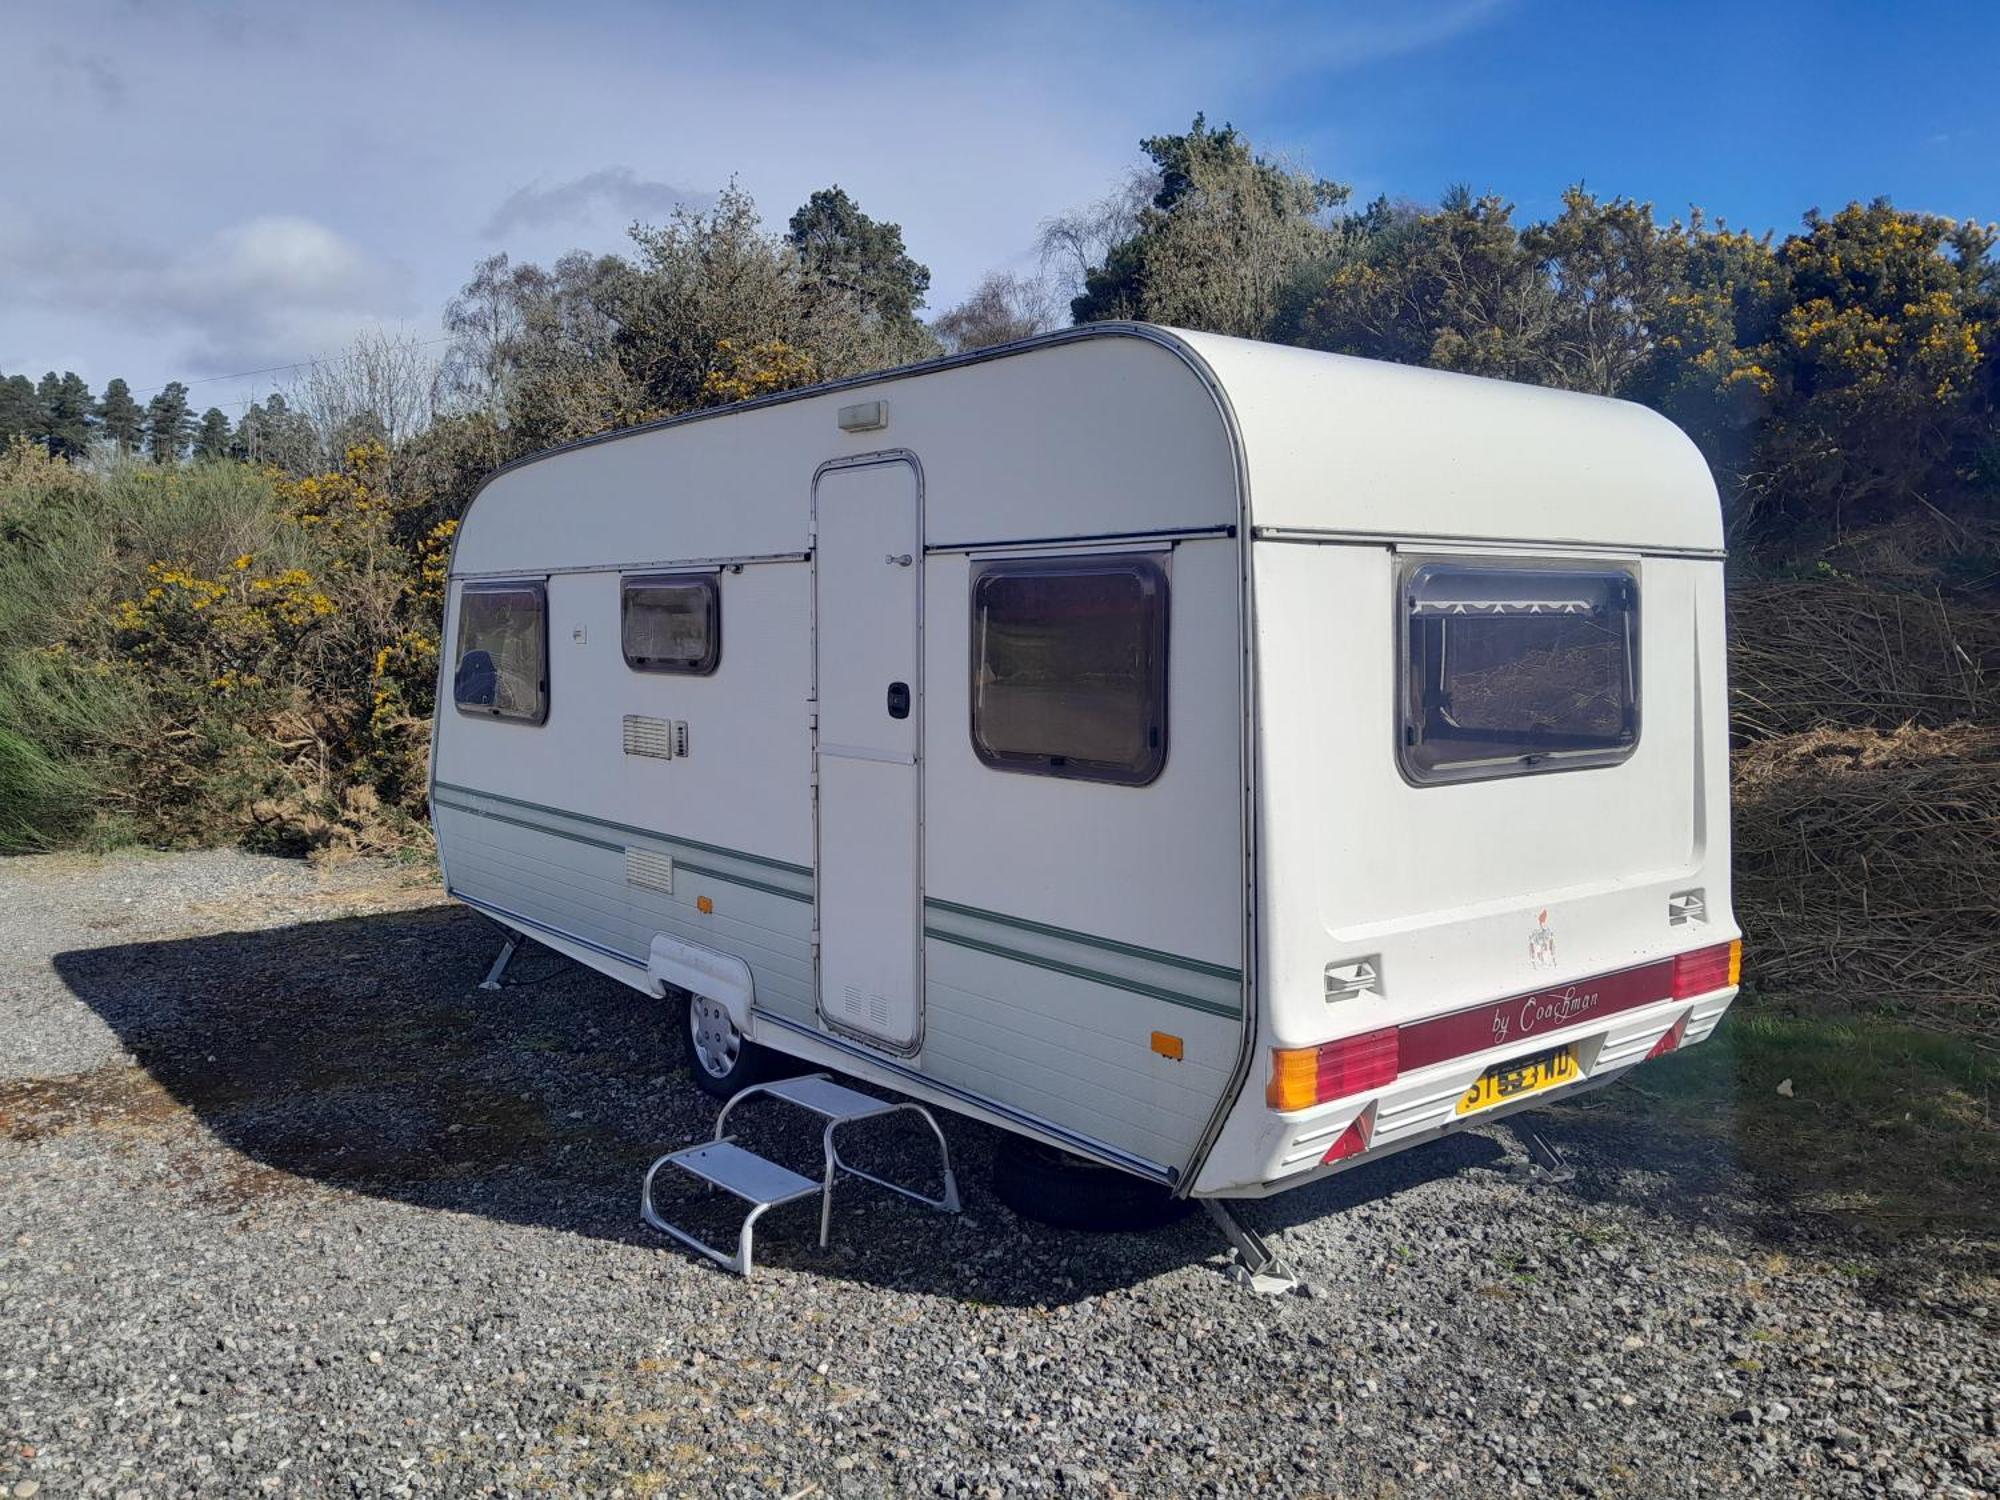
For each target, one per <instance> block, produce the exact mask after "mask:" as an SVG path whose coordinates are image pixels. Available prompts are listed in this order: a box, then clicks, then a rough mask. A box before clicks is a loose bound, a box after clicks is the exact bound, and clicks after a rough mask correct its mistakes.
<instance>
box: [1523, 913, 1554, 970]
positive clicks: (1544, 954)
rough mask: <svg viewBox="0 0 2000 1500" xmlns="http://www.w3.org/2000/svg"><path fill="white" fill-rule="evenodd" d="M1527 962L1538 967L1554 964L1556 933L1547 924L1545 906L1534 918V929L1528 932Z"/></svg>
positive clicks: (1551, 966)
mask: <svg viewBox="0 0 2000 1500" xmlns="http://www.w3.org/2000/svg"><path fill="white" fill-rule="evenodd" d="M1528 962H1529V963H1531V964H1533V965H1534V966H1535V967H1536V968H1538V969H1553V968H1554V967H1555V966H1556V935H1555V932H1554V930H1553V929H1551V928H1550V926H1549V914H1548V911H1547V909H1546V908H1544V910H1543V911H1542V913H1541V915H1540V916H1538V917H1536V918H1535V930H1534V931H1533V932H1531V933H1529V934H1528Z"/></svg>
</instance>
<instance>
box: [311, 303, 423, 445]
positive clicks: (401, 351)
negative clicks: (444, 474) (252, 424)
mask: <svg viewBox="0 0 2000 1500" xmlns="http://www.w3.org/2000/svg"><path fill="white" fill-rule="evenodd" d="M438 382H439V371H438V365H437V361H435V360H434V359H432V358H431V356H430V355H429V354H427V353H426V352H425V350H424V346H423V345H422V344H421V343H420V342H418V341H417V340H415V339H409V338H399V337H396V336H393V335H390V334H384V333H379V332H364V333H362V334H359V335H357V336H356V338H355V340H354V342H353V343H352V344H350V345H348V347H347V350H346V352H344V353H342V354H339V355H336V356H334V357H333V358H331V359H316V360H314V361H313V362H312V363H311V364H310V365H308V366H307V367H306V372H305V375H304V377H303V378H302V379H301V380H300V381H299V383H298V385H297V386H296V387H295V388H294V390H293V392H292V405H293V408H294V409H295V410H297V411H298V412H300V413H302V414H303V415H304V417H305V419H306V420H307V422H309V423H310V424H311V426H312V430H313V433H314V435H315V436H316V437H317V439H318V442H319V460H318V461H319V464H320V465H321V466H322V467H324V468H326V469H329V470H331V469H338V468H339V467H340V466H341V465H342V463H343V462H345V459H346V454H347V450H348V449H349V448H353V447H356V446H359V445H362V444H366V443H379V444H381V445H382V446H383V448H385V449H386V450H388V452H389V453H390V454H392V455H393V454H394V453H395V451H396V449H397V447H398V446H399V445H400V444H401V443H403V442H404V441H406V440H407V439H408V438H410V437H411V436H412V435H414V434H415V433H417V432H419V431H421V430H422V429H423V428H424V426H426V425H427V424H428V423H429V421H430V420H431V418H432V417H433V416H434V415H436V406H437V392H438Z"/></svg>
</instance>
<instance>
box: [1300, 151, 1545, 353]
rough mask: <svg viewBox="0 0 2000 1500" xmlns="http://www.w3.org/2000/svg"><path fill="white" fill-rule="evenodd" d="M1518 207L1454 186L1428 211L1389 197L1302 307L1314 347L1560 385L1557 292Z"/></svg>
mask: <svg viewBox="0 0 2000 1500" xmlns="http://www.w3.org/2000/svg"><path fill="white" fill-rule="evenodd" d="M1512 215H1513V207H1512V205H1511V204H1509V203H1507V202H1506V201H1505V200H1504V199H1501V198H1497V197H1494V196H1492V195H1490V194H1488V195H1486V196H1483V197H1474V196H1473V194H1472V193H1471V191H1470V190H1469V189H1466V188H1462V187H1460V188H1453V189H1452V190H1451V191H1450V192H1448V193H1446V195H1445V198H1444V201H1443V203H1442V204H1440V205H1439V207H1438V208H1437V210H1436V211H1435V212H1432V213H1426V212H1424V211H1422V210H1419V209H1413V208H1410V207H1408V206H1404V205H1394V204H1390V203H1388V202H1387V201H1378V202H1376V203H1374V204H1371V205H1370V207H1369V209H1368V211H1367V213H1366V214H1364V215H1362V216H1361V221H1360V222H1359V223H1358V224H1357V225H1356V226H1354V230H1353V238H1352V241H1351V244H1350V251H1349V255H1348V257H1347V259H1346V260H1345V262H1344V263H1342V264H1340V265H1339V266H1337V267H1336V268H1335V269H1334V270H1333V272H1332V273H1331V274H1330V275H1329V276H1327V277H1326V279H1325V281H1324V283H1323V285H1321V287H1320V288H1319V290H1318V292H1317V293H1316V295H1314V296H1313V297H1312V298H1311V299H1310V300H1309V301H1308V302H1307V304H1306V306H1305V309H1304V311H1303V312H1302V314H1301V315H1300V318H1299V322H1298V327H1297V330H1296V337H1297V340H1298V342H1300V343H1303V344H1305V345H1306V346H1307V347H1308V348H1314V349H1330V350H1333V351H1335V352H1337V353H1342V354H1359V355H1363V356H1366V357H1368V358H1371V359H1388V360H1395V361H1397V362H1399V363H1402V364H1424V365H1432V366H1435V367H1437V368H1439V369H1445V370H1460V371H1463V372H1465V373H1467V374H1473V375H1492V376H1498V377H1500V378H1502V379H1507V380H1529V381H1538V382H1542V383H1549V384H1553V383H1557V382H1556V381H1555V380H1554V379H1553V377H1554V376H1555V375H1556V374H1557V372H1558V370H1559V364H1558V361H1557V358H1556V353H1555V348H1556V342H1557V331H1558V325H1559V318H1558V311H1559V309H1558V298H1557V295H1556V289H1555V286H1554V284H1553V282H1552V281H1551V280H1550V278H1549V276H1548V274H1547V272H1546V270H1545V268H1544V267H1543V266H1542V265H1541V264H1540V262H1539V261H1538V260H1537V259H1536V257H1535V256H1534V255H1533V254H1532V253H1530V252H1529V251H1528V250H1527V249H1526V248H1524V247H1523V245H1522V244H1521V239H1520V236H1519V235H1518V234H1517V233H1516V232H1515V229H1514V224H1513V217H1512Z"/></svg>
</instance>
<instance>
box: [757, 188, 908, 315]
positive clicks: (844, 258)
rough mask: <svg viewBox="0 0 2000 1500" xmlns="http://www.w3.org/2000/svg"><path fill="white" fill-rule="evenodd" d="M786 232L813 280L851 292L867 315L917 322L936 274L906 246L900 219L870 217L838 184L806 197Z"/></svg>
mask: <svg viewBox="0 0 2000 1500" xmlns="http://www.w3.org/2000/svg"><path fill="white" fill-rule="evenodd" d="M786 237H787V238H788V239H789V240H790V241H791V243H792V247H793V248H794V249H795V250H796V251H797V252H798V256H799V263H800V265H801V266H803V267H804V269H805V274H806V276H807V278H808V280H809V281H810V282H813V283H819V284H823V285H825V286H828V287H832V288H835V289H837V290H838V291H839V292H841V293H842V294H844V295H845V296H848V297H851V298H852V299H853V300H854V304H855V306H856V307H858V308H859V310H860V311H861V312H862V313H863V314H864V315H865V316H872V317H877V318H880V319H881V320H882V321H883V322H885V323H888V324H891V325H894V326H897V327H901V328H908V327H911V326H912V325H914V324H915V323H916V318H917V309H919V308H920V307H922V306H923V305H924V293H925V292H927V291H929V290H930V284H931V273H930V268H929V267H928V266H922V265H919V264H918V263H917V262H916V261H914V260H912V259H911V258H910V256H909V254H908V253H907V252H906V251H905V250H904V248H903V229H902V226H901V225H900V224H884V223H878V222H877V221H876V220H874V219H871V218H869V217H868V215H867V214H865V213H863V212H862V211H861V206H860V205H859V204H857V203H856V202H855V201H854V200H853V199H852V198H850V197H849V196H848V195H847V191H846V189H844V188H842V187H841V186H840V185H839V184H838V183H836V184H835V185H834V186H832V187H828V188H821V189H820V190H819V191H818V192H816V193H814V194H813V195H812V196H811V197H810V198H808V199H806V201H805V203H804V204H802V205H801V206H800V208H799V211H798V212H797V213H795V214H793V215H792V219H791V224H790V225H789V227H788V230H787V235H786Z"/></svg>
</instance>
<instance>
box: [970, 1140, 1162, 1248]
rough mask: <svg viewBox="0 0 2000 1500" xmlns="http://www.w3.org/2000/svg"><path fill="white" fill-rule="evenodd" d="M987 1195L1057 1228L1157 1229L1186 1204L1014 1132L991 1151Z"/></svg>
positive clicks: (1155, 1186) (1159, 1188)
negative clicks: (990, 1181) (990, 1185)
mask: <svg viewBox="0 0 2000 1500" xmlns="http://www.w3.org/2000/svg"><path fill="white" fill-rule="evenodd" d="M993 1195H994V1196H995V1197H996V1198H998V1199H999V1200H1000V1201H1001V1202H1002V1203H1004V1204H1006V1205H1007V1206H1008V1207H1009V1208H1011V1209H1013V1210H1014V1212H1015V1213H1017V1214H1019V1215H1020V1216H1021V1217H1022V1218H1024V1219H1033V1220H1035V1221H1036V1222H1037V1223H1039V1224H1050V1225H1053V1226H1054V1227H1056V1228H1057V1229H1084V1230H1091V1231H1119V1230H1125V1231H1135V1230H1147V1229H1158V1228H1159V1227H1160V1226H1161V1225H1163V1224H1170V1223H1172V1222H1173V1221H1174V1220H1176V1219H1178V1218H1181V1217H1182V1216H1183V1215H1185V1214H1186V1213H1187V1212H1188V1211H1189V1208H1190V1205H1189V1204H1188V1202H1187V1201H1186V1200H1185V1199H1181V1198H1176V1197H1174V1196H1173V1194H1172V1193H1170V1192H1168V1190H1167V1189H1166V1188H1164V1187H1162V1186H1161V1185H1160V1184H1158V1183H1156V1182H1147V1181H1146V1180H1145V1179H1144V1178H1141V1177H1134V1176H1133V1175H1132V1174H1131V1173H1129V1172H1121V1171H1119V1170H1118V1169H1117V1168H1116V1167H1105V1166H1099V1165H1098V1164H1097V1163H1096V1162H1091V1161H1085V1160H1084V1159H1083V1158H1082V1157H1080V1156H1071V1155H1070V1154H1069V1153H1068V1152H1067V1151H1058V1150H1056V1149H1055V1148H1054V1147H1053V1146H1044V1145H1043V1144H1042V1143H1041V1142H1039V1141H1030V1140H1026V1139H1024V1138H1023V1137H1021V1136H1017V1135H1010V1136H1006V1137H1005V1138H1003V1139H1002V1140H1001V1142H1000V1146H999V1148H998V1149H997V1150H996V1151H995V1152H994V1153H993Z"/></svg>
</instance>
